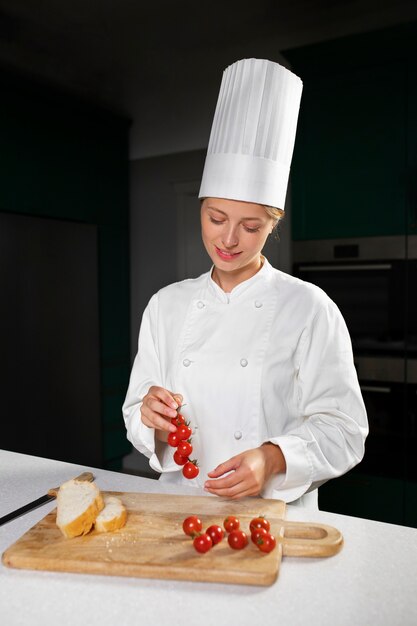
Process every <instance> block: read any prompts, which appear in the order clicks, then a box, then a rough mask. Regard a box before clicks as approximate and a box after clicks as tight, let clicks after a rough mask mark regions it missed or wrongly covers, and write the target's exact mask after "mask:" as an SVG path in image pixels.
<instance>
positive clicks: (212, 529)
mask: <svg viewBox="0 0 417 626" xmlns="http://www.w3.org/2000/svg"><path fill="white" fill-rule="evenodd" d="M206 534H207V535H208V536H209V537H210V538H211V540H212V542H213V546H215V545H216V543H219V542H220V541H221V540H222V539H223V537H224V532H223V528H222V527H221V526H217V525H216V524H213V526H209V527H208V528H207V530H206Z"/></svg>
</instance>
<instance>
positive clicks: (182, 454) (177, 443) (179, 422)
mask: <svg viewBox="0 0 417 626" xmlns="http://www.w3.org/2000/svg"><path fill="white" fill-rule="evenodd" d="M171 424H174V426H176V427H177V430H176V431H175V432H174V433H169V435H168V444H169V445H170V446H172V447H173V448H176V450H175V452H174V461H175V463H176V464H177V465H183V468H182V473H183V475H184V476H185V478H190V479H191V478H195V477H196V476H198V474H199V471H200V469H199V467H198V463H197V461H196V460H195V459H194V460H192V461H191V460H190V456H191V454H192V451H193V446H192V445H191V435H192V434H193V431H192V429H191V427H190V424H189V422H186V421H185V418H184V416H183V415H181V413H178V415H177V416H176V417H173V418H172V419H171Z"/></svg>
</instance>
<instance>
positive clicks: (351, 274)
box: [293, 236, 417, 357]
mask: <svg viewBox="0 0 417 626" xmlns="http://www.w3.org/2000/svg"><path fill="white" fill-rule="evenodd" d="M293 252H294V274H295V275H296V276H299V277H300V278H302V279H303V280H306V281H308V282H312V283H314V284H316V285H318V286H319V287H321V288H322V289H323V290H324V291H325V292H326V293H327V294H328V295H329V296H330V297H331V298H332V300H334V301H335V302H336V304H337V305H338V306H339V308H340V310H341V312H342V314H343V316H344V318H345V320H346V323H347V326H348V328H349V332H350V335H351V338H352V345H353V350H354V352H355V354H358V355H359V354H362V355H378V354H381V355H391V356H401V357H405V356H410V357H413V356H414V357H417V237H416V236H413V237H408V238H406V237H375V238H365V239H355V240H352V239H346V240H336V241H331V240H324V241H306V242H295V244H294V250H293Z"/></svg>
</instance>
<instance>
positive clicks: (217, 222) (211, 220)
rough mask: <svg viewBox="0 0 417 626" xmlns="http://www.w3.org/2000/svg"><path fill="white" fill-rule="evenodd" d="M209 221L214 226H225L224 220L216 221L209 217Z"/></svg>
mask: <svg viewBox="0 0 417 626" xmlns="http://www.w3.org/2000/svg"><path fill="white" fill-rule="evenodd" d="M209 220H210V222H211V223H212V224H218V225H220V224H223V223H224V222H223V221H222V220H215V219H214V217H211V216H209Z"/></svg>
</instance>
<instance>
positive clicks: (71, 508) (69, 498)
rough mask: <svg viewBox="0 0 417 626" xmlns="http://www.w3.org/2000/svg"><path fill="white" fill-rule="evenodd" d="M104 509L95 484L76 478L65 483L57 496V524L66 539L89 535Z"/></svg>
mask: <svg viewBox="0 0 417 626" xmlns="http://www.w3.org/2000/svg"><path fill="white" fill-rule="evenodd" d="M103 507H104V502H103V498H102V496H101V493H100V490H99V488H98V487H97V485H96V484H95V483H90V482H88V481H85V480H75V479H74V478H73V479H71V480H68V481H67V482H66V483H63V484H62V485H61V486H60V488H59V491H58V496H57V515H56V523H57V526H58V527H59V529H60V530H61V532H62V534H63V535H65V537H68V538H71V537H77V536H78V535H85V534H86V533H88V532H89V531H90V530H91V528H92V526H93V524H94V522H95V520H96V517H97V515H98V514H99V513H100V511H101V510H102V508H103Z"/></svg>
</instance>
